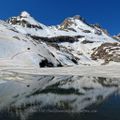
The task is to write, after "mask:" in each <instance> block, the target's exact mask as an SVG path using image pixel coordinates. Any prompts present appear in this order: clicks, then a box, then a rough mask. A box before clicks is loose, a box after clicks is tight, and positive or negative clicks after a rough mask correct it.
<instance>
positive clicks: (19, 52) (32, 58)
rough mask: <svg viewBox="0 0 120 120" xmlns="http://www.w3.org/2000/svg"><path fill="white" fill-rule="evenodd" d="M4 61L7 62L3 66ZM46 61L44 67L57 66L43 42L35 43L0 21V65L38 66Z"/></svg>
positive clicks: (57, 62)
mask: <svg viewBox="0 0 120 120" xmlns="http://www.w3.org/2000/svg"><path fill="white" fill-rule="evenodd" d="M4 61H7V62H6V63H5V64H3V63H4ZM44 61H47V62H48V63H46V66H47V64H48V66H49V65H53V66H57V65H59V61H57V60H56V58H55V57H53V55H51V53H50V51H49V50H48V49H47V48H46V44H45V43H43V42H39V43H38V42H36V41H34V40H32V39H31V38H30V37H28V36H25V35H23V34H20V33H19V32H18V31H17V30H16V29H15V28H13V27H12V26H11V25H9V24H7V23H6V22H3V21H0V63H1V65H3V66H4V65H6V64H11V65H22V66H34V65H35V66H38V67H39V65H40V64H41V63H42V62H44Z"/></svg>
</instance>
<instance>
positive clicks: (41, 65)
mask: <svg viewBox="0 0 120 120" xmlns="http://www.w3.org/2000/svg"><path fill="white" fill-rule="evenodd" d="M39 66H40V67H54V65H53V63H51V62H49V61H48V60H47V59H45V60H42V61H41V62H40V63H39Z"/></svg>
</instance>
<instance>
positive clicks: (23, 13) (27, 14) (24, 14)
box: [20, 11, 30, 18]
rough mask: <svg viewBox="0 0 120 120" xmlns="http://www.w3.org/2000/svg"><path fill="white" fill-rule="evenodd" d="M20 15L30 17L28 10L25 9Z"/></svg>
mask: <svg viewBox="0 0 120 120" xmlns="http://www.w3.org/2000/svg"><path fill="white" fill-rule="evenodd" d="M20 17H21V18H28V17H30V14H29V13H28V12H26V11H23V12H21V14H20Z"/></svg>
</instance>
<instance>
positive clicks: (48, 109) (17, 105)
mask: <svg viewBox="0 0 120 120" xmlns="http://www.w3.org/2000/svg"><path fill="white" fill-rule="evenodd" d="M119 86H120V79H118V78H104V77H95V76H68V75H64V76H63V75H57V76H53V75H51V76H50V75H43V76H42V75H30V74H19V73H15V72H7V71H3V72H1V74H0V120H120V90H119Z"/></svg>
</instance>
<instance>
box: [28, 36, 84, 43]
mask: <svg viewBox="0 0 120 120" xmlns="http://www.w3.org/2000/svg"><path fill="white" fill-rule="evenodd" d="M29 36H30V37H32V38H33V39H35V40H41V41H44V42H57V43H60V42H70V43H74V42H78V39H79V38H83V37H84V36H80V35H79V36H73V37H71V36H57V37H51V38H48V37H39V36H31V35H29Z"/></svg>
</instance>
